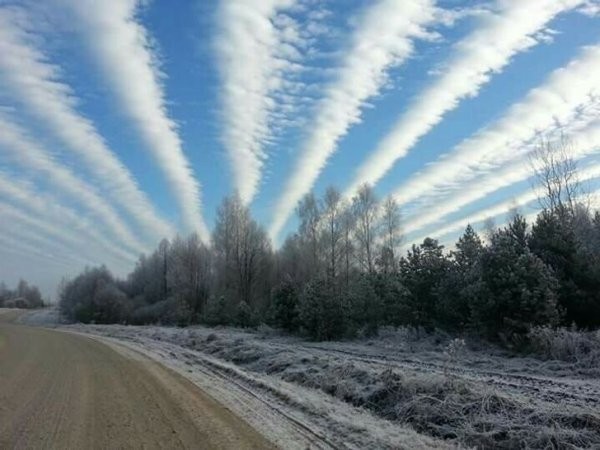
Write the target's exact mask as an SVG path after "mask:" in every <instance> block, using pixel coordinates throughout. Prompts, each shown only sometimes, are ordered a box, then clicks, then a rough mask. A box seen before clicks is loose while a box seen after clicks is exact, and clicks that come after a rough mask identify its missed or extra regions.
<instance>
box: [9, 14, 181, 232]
mask: <svg viewBox="0 0 600 450" xmlns="http://www.w3.org/2000/svg"><path fill="white" fill-rule="evenodd" d="M32 27H33V25H32V23H31V21H30V18H29V17H28V16H27V15H26V14H25V12H24V11H23V10H21V9H17V8H10V7H0V54H1V55H2V57H1V58H0V80H1V81H2V83H3V86H4V87H5V88H6V91H7V92H8V93H9V94H10V95H12V96H13V97H14V98H15V100H17V101H18V102H19V103H21V104H22V105H23V106H24V107H25V108H26V109H27V111H29V112H30V113H31V114H33V115H34V116H35V117H37V118H38V119H39V120H40V121H41V122H43V123H44V125H45V126H46V127H47V128H48V129H49V130H50V131H51V132H52V133H53V134H54V135H55V136H56V137H57V138H58V139H60V141H61V142H62V143H63V144H64V149H68V150H70V151H72V152H73V153H75V154H76V155H77V157H78V158H79V159H80V160H81V161H83V162H84V164H85V166H86V168H87V169H88V170H89V172H90V173H91V174H92V175H93V176H94V177H95V178H96V179H97V180H98V181H99V182H100V184H101V186H102V187H103V188H104V189H105V190H106V192H107V193H108V195H109V196H110V198H111V199H112V201H114V202H115V203H116V204H118V205H119V206H120V207H121V208H122V209H123V210H124V211H126V212H127V213H129V214H130V215H131V217H132V218H133V219H135V220H136V222H137V223H138V224H139V225H140V227H141V228H142V229H143V230H144V231H147V232H148V235H149V236H150V237H151V238H152V241H154V240H156V239H159V238H161V237H162V236H165V235H171V234H172V233H173V228H172V226H171V225H170V224H168V223H167V222H166V221H164V220H163V219H161V218H160V217H159V215H158V213H157V212H156V211H155V209H154V207H153V206H152V204H151V203H150V201H149V200H148V198H147V196H146V195H145V194H144V193H143V192H142V191H141V190H140V189H139V187H138V186H137V183H136V182H135V180H134V178H133V177H132V175H131V173H130V172H129V170H128V169H127V168H126V167H125V166H124V165H123V164H122V163H121V161H120V160H119V159H118V158H117V156H116V155H115V153H114V152H113V151H112V150H111V149H109V148H108V146H107V145H106V143H105V141H104V139H103V138H102V137H101V136H100V134H99V133H98V132H97V130H96V129H95V127H94V125H93V123H92V122H91V121H90V120H88V119H87V118H85V117H84V116H82V115H81V114H79V113H78V112H77V103H78V99H77V97H75V95H74V93H73V91H72V89H71V88H70V87H69V86H68V85H67V84H66V83H64V82H62V81H61V70H60V68H59V67H58V66H56V65H54V64H52V63H50V62H49V61H48V58H47V57H46V55H44V53H43V52H42V51H41V50H40V49H39V48H38V45H37V42H38V39H37V37H36V36H35V35H34V34H33V33H32V32H31V31H30V29H31V28H32Z"/></svg>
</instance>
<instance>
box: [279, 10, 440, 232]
mask: <svg viewBox="0 0 600 450" xmlns="http://www.w3.org/2000/svg"><path fill="white" fill-rule="evenodd" d="M435 12H436V10H435V8H434V5H433V2H430V1H427V0H426V1H423V0H406V1H402V2H398V1H395V0H379V1H378V2H376V3H375V4H373V5H372V6H369V8H368V9H367V10H366V11H365V12H364V14H363V16H362V17H360V19H359V21H358V24H357V26H356V29H355V30H354V32H353V34H352V36H351V38H350V39H351V45H350V47H349V49H348V50H347V53H346V54H345V56H344V58H343V61H342V63H341V67H340V68H339V69H338V70H337V75H336V77H335V81H334V82H333V83H332V84H331V85H330V86H329V87H328V88H326V91H325V93H324V95H323V98H322V100H321V101H320V102H319V103H318V105H317V110H316V113H315V118H314V121H310V122H309V124H310V127H311V129H310V131H309V135H308V138H307V139H306V142H305V143H304V144H303V145H302V148H301V151H300V154H299V157H298V160H297V162H296V164H295V165H294V167H293V169H292V174H291V177H290V179H289V180H288V182H287V183H286V185H285V188H284V191H283V192H282V194H281V195H280V196H279V198H278V199H277V202H276V205H275V212H274V216H273V221H272V224H271V227H270V230H269V232H270V235H271V238H272V239H274V240H276V239H277V236H278V235H279V233H280V231H281V229H282V228H283V226H284V225H285V223H286V221H287V220H288V218H289V217H290V215H291V213H292V212H293V211H294V209H295V207H296V204H297V203H298V201H299V200H300V199H301V198H302V196H303V195H304V194H306V193H307V192H308V191H310V189H311V188H312V187H313V185H314V183H315V181H316V180H317V178H318V176H319V174H320V173H321V171H322V170H323V168H324V167H325V165H326V164H327V161H328V159H329V158H330V157H331V155H332V154H333V153H334V152H335V151H336V149H337V145H338V142H339V140H340V139H341V138H342V137H343V136H344V135H345V134H346V133H347V132H348V130H349V129H350V128H351V127H352V126H353V125H355V124H357V123H360V122H361V120H362V111H363V109H364V107H365V104H366V102H367V101H368V100H369V99H371V98H373V97H374V96H376V95H377V94H379V93H380V91H381V89H382V87H383V86H384V84H385V82H386V81H387V80H388V71H389V69H390V68H391V67H394V66H398V65H400V64H402V63H403V62H405V61H406V59H407V58H408V57H410V56H411V54H412V53H413V50H414V41H415V40H417V39H427V38H430V37H431V34H430V33H429V32H428V31H427V29H426V28H427V26H428V25H430V24H431V23H432V22H433V21H434V19H435V18H436V14H435Z"/></svg>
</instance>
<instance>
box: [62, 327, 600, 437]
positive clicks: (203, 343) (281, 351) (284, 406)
mask: <svg viewBox="0 0 600 450" xmlns="http://www.w3.org/2000/svg"><path fill="white" fill-rule="evenodd" d="M61 328H62V329H65V330H71V331H74V332H83V333H88V334H93V335H95V336H98V337H99V338H100V339H103V340H109V341H111V342H114V343H119V344H120V345H126V346H128V347H129V348H131V349H135V350H136V351H140V352H143V353H144V354H146V355H148V356H150V357H152V358H154V359H156V360H158V361H160V362H161V363H163V364H165V365H167V366H168V367H172V368H174V369H176V370H178V371H179V373H181V374H183V375H184V376H186V377H188V378H189V379H190V380H192V381H193V382H194V383H195V384H197V385H199V386H200V387H202V388H203V389H204V390H206V392H209V393H210V395H212V396H213V397H214V398H215V399H217V400H218V401H219V402H220V403H222V404H225V405H227V407H229V408H230V409H232V410H233V411H235V412H236V414H238V415H240V416H241V417H243V418H244V419H245V420H246V421H248V422H249V423H250V424H251V425H252V426H253V427H254V428H256V429H257V430H260V431H261V432H262V433H263V434H265V435H267V436H270V437H271V439H272V440H273V441H274V442H279V443H281V442H284V440H285V439H286V436H287V437H288V439H289V438H290V437H293V439H292V440H293V441H297V442H312V445H313V446H317V447H326V446H327V445H328V444H329V445H331V446H335V447H343V446H345V447H351V448H403V447H404V448H427V447H435V448H440V447H443V446H451V445H456V444H461V445H469V446H479V447H488V448H489V447H501V446H504V447H514V446H516V445H517V444H519V443H520V444H526V445H527V446H529V447H544V446H545V445H548V444H549V443H551V442H555V443H559V444H561V445H565V446H568V445H574V446H577V447H593V446H595V445H600V443H599V442H600V441H599V440H600V418H599V417H598V414H597V411H598V406H599V405H600V381H599V380H598V377H597V374H596V372H595V370H596V369H593V368H592V369H581V368H578V367H577V365H575V364H571V363H567V362H564V361H541V360H539V359H535V358H523V357H515V355H513V354H507V353H506V352H503V351H501V350H499V349H494V348H492V347H489V346H487V347H485V346H483V347H481V348H479V349H477V348H467V346H464V345H459V344H460V341H458V342H457V341H456V340H452V339H451V338H450V337H448V336H438V335H433V336H431V335H419V334H418V333H416V334H415V333H414V332H411V331H408V330H397V331H393V330H383V331H382V333H381V335H380V337H378V338H376V339H370V340H357V341H352V342H330V343H314V342H307V341H304V340H302V339H299V338H297V337H286V336H281V335H279V334H278V333H275V332H273V331H272V330H268V329H264V330H261V331H244V330H239V329H232V328H223V329H211V328H205V327H190V328H185V329H181V328H169V327H153V326H146V327H133V326H118V325H110V326H103V325H69V326H66V327H65V326H62V327H61ZM307 430H311V431H310V432H309V431H307ZM440 439H445V441H441V440H440ZM311 440H312V441H311ZM452 443H454V444H452ZM288 447H289V445H288ZM300 447H301V446H299V447H298V448H300Z"/></svg>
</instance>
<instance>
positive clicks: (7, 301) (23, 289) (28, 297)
mask: <svg viewBox="0 0 600 450" xmlns="http://www.w3.org/2000/svg"><path fill="white" fill-rule="evenodd" d="M42 306H44V302H43V300H42V294H41V293H40V290H39V289H38V287H37V286H33V285H30V284H28V283H27V281H25V280H20V281H19V283H18V284H17V287H16V288H15V289H9V288H8V287H7V286H6V284H5V283H4V282H0V308H41V307H42Z"/></svg>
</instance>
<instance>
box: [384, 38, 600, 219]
mask: <svg viewBox="0 0 600 450" xmlns="http://www.w3.org/2000/svg"><path fill="white" fill-rule="evenodd" d="M598 79H600V45H596V46H592V47H585V48H584V49H583V50H582V51H581V52H580V54H579V55H578V56H577V57H575V58H574V59H573V60H572V61H571V62H570V63H569V64H568V65H567V66H565V67H563V68H561V69H558V70H556V71H554V72H553V73H552V74H551V75H550V76H549V77H548V79H547V80H546V81H545V82H544V83H543V84H542V85H541V86H539V87H537V88H535V89H533V90H531V91H530V92H529V93H528V94H527V95H526V96H525V98H524V99H523V100H522V101H520V102H518V103H516V104H515V105H513V106H512V107H510V108H509V109H508V111H507V112H506V113H505V114H504V115H503V116H502V117H501V118H500V119H499V120H498V121H496V122H495V123H493V124H492V125H490V126H488V127H486V128H484V129H483V130H481V131H479V132H477V133H476V134H475V135H474V136H472V137H471V138H469V139H467V140H465V141H463V142H462V143H461V144H459V145H458V146H457V147H456V148H455V149H454V150H453V151H452V152H451V153H449V154H447V155H444V156H442V157H441V158H440V159H439V160H438V161H436V162H435V163H433V164H430V165H429V166H428V167H427V168H426V169H424V170H423V171H422V172H420V173H418V174H416V175H414V176H413V177H412V178H411V179H409V180H408V181H407V182H406V183H404V184H403V185H401V186H400V187H399V188H398V190H397V191H396V192H395V194H394V195H395V197H396V198H397V200H398V202H399V203H400V204H401V205H404V204H407V203H408V202H410V201H413V200H415V199H419V198H423V197H424V196H428V197H430V198H433V199H434V200H436V199H443V198H444V196H445V195H446V194H448V192H450V191H452V192H456V193H457V194H456V195H457V199H456V200H455V202H456V203H457V204H459V205H460V204H461V203H462V202H463V201H464V200H463V199H461V196H466V198H467V199H476V198H477V196H478V195H479V193H480V192H481V193H482V194H483V195H485V193H486V192H492V191H493V190H496V189H498V188H500V187H502V186H507V185H510V184H511V183H514V182H516V181H519V180H522V179H525V178H527V172H526V170H525V168H526V167H527V165H526V164H527V163H526V161H527V160H526V157H527V153H528V151H529V150H530V149H531V148H532V146H533V145H535V143H536V139H537V138H538V137H539V136H540V134H547V133H548V132H551V131H553V130H555V129H557V128H560V127H561V125H569V124H570V125H569V126H570V127H572V128H573V129H574V130H576V129H577V127H578V126H580V127H583V128H582V130H586V131H582V132H578V133H576V139H575V140H576V144H577V147H576V148H579V149H580V151H582V152H589V151H591V150H592V149H594V145H597V141H596V142H595V139H596V136H597V128H596V125H597V124H595V123H594V122H593V121H592V123H591V124H589V125H590V128H589V129H586V128H585V123H586V121H588V122H589V120H590V118H594V116H595V114H596V113H595V111H597V106H598V98H600V91H599V89H600V86H599V85H598V83H597V80H598ZM588 107H589V108H588ZM586 117H587V119H586ZM579 122H581V123H579ZM510 162H513V163H514V164H515V166H516V167H514V168H513V169H514V170H513V172H511V171H509V172H507V173H502V174H500V175H502V176H499V175H498V174H495V173H494V171H495V170H497V168H499V167H501V166H502V165H503V164H506V163H510ZM518 162H520V163H521V165H520V166H519V163H518ZM477 177H487V178H489V186H488V187H487V188H483V187H481V186H480V187H479V188H477V189H473V188H472V187H471V186H470V184H472V181H473V180H474V179H475V178H477ZM461 191H462V193H461ZM446 201H448V200H447V199H446ZM471 201H472V200H471ZM448 202H449V204H448V205H447V210H448V212H451V211H452V208H453V207H454V206H453V203H452V200H450V201H448ZM463 204H466V203H463ZM434 217H435V216H434ZM431 219H433V217H432V218H431ZM421 225H424V223H421Z"/></svg>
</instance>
